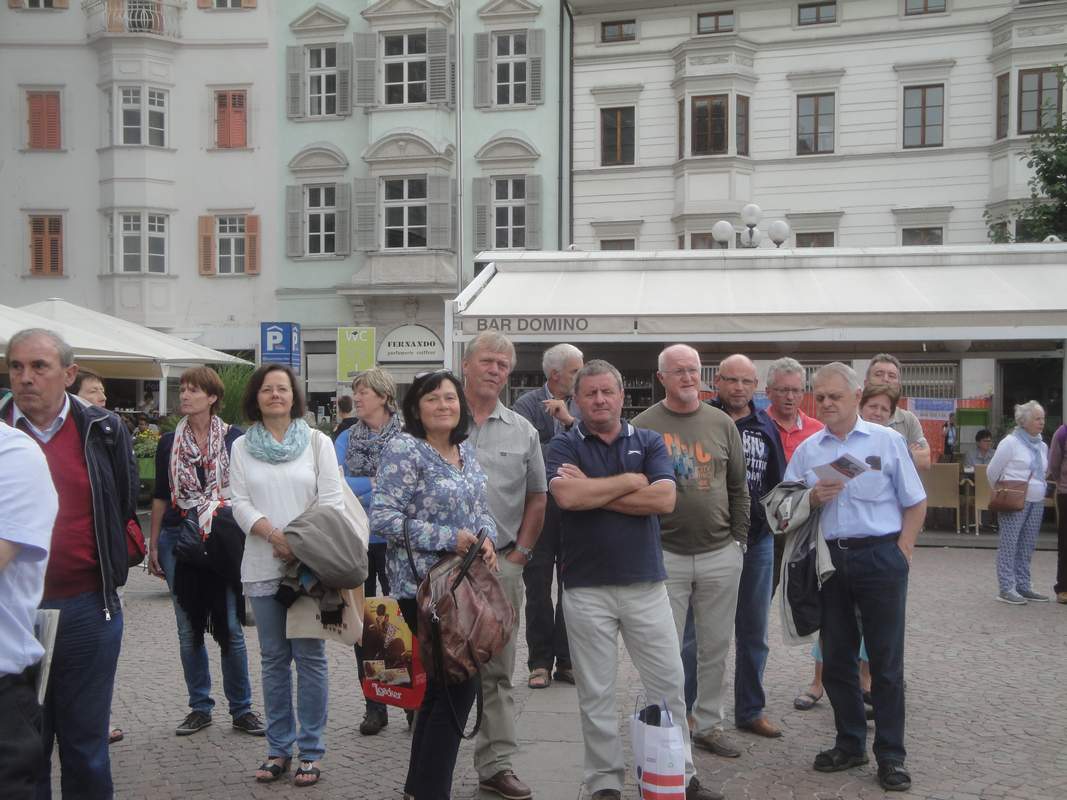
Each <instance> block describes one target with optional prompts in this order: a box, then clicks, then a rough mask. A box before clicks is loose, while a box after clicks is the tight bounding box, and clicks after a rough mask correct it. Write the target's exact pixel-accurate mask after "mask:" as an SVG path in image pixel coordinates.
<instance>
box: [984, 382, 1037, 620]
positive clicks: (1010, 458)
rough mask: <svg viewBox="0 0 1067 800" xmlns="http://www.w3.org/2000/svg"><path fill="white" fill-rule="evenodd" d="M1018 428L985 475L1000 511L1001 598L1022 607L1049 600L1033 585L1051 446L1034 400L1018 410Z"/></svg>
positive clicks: (999, 448)
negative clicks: (1033, 560) (1033, 562)
mask: <svg viewBox="0 0 1067 800" xmlns="http://www.w3.org/2000/svg"><path fill="white" fill-rule="evenodd" d="M1015 425H1016V427H1015V430H1014V431H1012V432H1011V433H1010V434H1009V435H1008V436H1005V437H1004V439H1003V440H1002V441H1001V442H1000V444H999V445H998V446H997V451H996V452H995V453H994V454H993V459H992V460H991V461H990V462H989V466H988V467H987V468H986V475H987V476H988V478H989V485H990V487H992V490H993V499H992V501H991V502H990V509H991V510H993V511H996V512H998V514H997V516H998V520H999V523H1000V542H999V543H998V545H997V582H998V583H999V584H1000V592H999V593H998V594H997V600H999V601H1000V602H1002V603H1010V604H1011V605H1016V606H1018V605H1026V603H1027V601H1029V602H1032V603H1047V602H1048V597H1047V596H1046V595H1043V594H1038V593H1037V592H1035V591H1034V590H1033V587H1032V586H1031V585H1030V559H1031V558H1033V555H1034V547H1035V545H1036V544H1037V533H1038V530H1039V529H1040V528H1041V517H1042V516H1043V515H1044V513H1045V472H1046V471H1047V470H1048V445H1046V444H1045V442H1044V441H1043V440H1042V439H1041V431H1042V430H1044V427H1045V409H1043V408H1042V407H1041V405H1040V404H1039V403H1038V402H1037V401H1036V400H1031V401H1029V402H1028V403H1023V404H1021V405H1017V406H1015ZM1009 508H1010V509H1014V510H1008V509H1009Z"/></svg>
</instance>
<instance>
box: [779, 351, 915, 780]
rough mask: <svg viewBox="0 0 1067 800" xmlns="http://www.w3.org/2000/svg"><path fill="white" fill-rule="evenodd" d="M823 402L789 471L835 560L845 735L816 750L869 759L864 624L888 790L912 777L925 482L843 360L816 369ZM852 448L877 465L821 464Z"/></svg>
mask: <svg viewBox="0 0 1067 800" xmlns="http://www.w3.org/2000/svg"><path fill="white" fill-rule="evenodd" d="M814 386H815V404H816V410H817V414H818V417H819V420H820V421H821V422H822V423H823V424H824V425H826V429H825V430H822V431H820V432H819V433H817V434H815V435H814V436H812V437H811V438H810V439H806V440H805V441H804V442H802V443H801V445H800V447H798V448H797V450H796V452H795V453H794V454H793V459H792V461H790V462H789V466H788V467H787V468H786V472H785V480H787V481H804V483H806V484H807V485H808V486H811V487H812V489H811V490H810V494H811V497H810V499H811V506H812V507H813V508H820V507H821V508H822V512H821V515H820V529H821V530H822V533H823V536H824V537H825V538H826V539H827V541H828V542H829V544H830V555H831V558H832V559H833V564H834V567H835V569H836V571H835V572H834V574H833V576H832V577H830V578H829V580H827V581H826V583H824V584H823V587H822V629H821V630H822V647H823V685H824V686H825V687H826V694H827V695H828V696H829V698H830V704H831V705H832V706H833V708H834V721H835V723H836V725H837V739H836V741H835V743H834V746H833V747H832V748H831V749H829V750H825V751H823V752H821V753H819V754H818V755H817V756H816V757H815V763H814V765H813V766H814V768H815V769H816V770H818V771H819V772H837V771H839V770H843V769H848V768H850V767H854V766H857V765H860V764H866V763H867V720H866V715H865V712H864V708H863V695H862V693H861V692H860V684H859V670H858V666H857V662H856V651H857V650H858V649H859V644H860V636H861V630H862V635H863V637H864V638H865V640H866V642H867V653H868V654H869V655H870V664H871V678H872V681H871V696H872V699H873V701H874V726H875V728H874V730H875V735H874V757H875V758H876V759H877V760H878V782H879V783H880V784H881V786H882V788H883V789H885V790H886V791H904V790H906V789H909V788H910V787H911V776H910V775H909V774H908V772H907V770H906V769H905V768H904V759H905V756H906V751H905V749H904V616H905V607H906V605H907V596H908V572H909V571H910V569H911V556H912V552H913V551H914V549H915V540H916V538H917V537H918V535H919V530H920V528H921V527H922V523H923V517H924V516H925V514H926V492H925V490H924V489H923V485H922V482H921V481H920V480H919V474H918V473H917V472H916V471H915V464H914V463H913V461H912V458H911V454H910V453H909V452H908V446H907V443H906V442H905V441H904V437H902V436H901V435H900V434H899V433H897V432H896V431H893V430H891V429H889V428H884V427H882V426H880V425H874V424H871V423H867V422H864V421H863V420H862V419H860V418H859V405H860V396H861V395H862V393H863V385H862V383H861V382H860V379H859V377H858V376H857V375H856V373H855V372H854V371H853V369H852V368H851V367H849V366H846V365H845V364H842V363H840V362H834V363H832V364H828V365H826V366H825V367H823V368H822V369H820V370H819V371H818V372H816V373H815V380H814ZM846 454H847V455H850V456H852V457H854V458H856V459H857V460H859V461H861V462H863V463H864V464H866V465H867V467H869V469H868V470H867V471H865V472H862V473H860V474H859V475H857V476H856V477H854V478H852V479H851V480H848V481H845V480H843V479H842V480H826V479H824V478H819V477H818V476H817V475H816V474H815V472H814V470H815V469H816V468H817V467H820V466H823V465H826V464H830V463H831V462H833V461H834V460H835V459H837V458H840V457H841V456H844V455H846Z"/></svg>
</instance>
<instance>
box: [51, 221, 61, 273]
mask: <svg viewBox="0 0 1067 800" xmlns="http://www.w3.org/2000/svg"><path fill="white" fill-rule="evenodd" d="M47 273H48V274H49V275H62V274H63V217H49V218H48V267H47Z"/></svg>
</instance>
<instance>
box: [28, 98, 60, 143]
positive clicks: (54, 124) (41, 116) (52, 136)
mask: <svg viewBox="0 0 1067 800" xmlns="http://www.w3.org/2000/svg"><path fill="white" fill-rule="evenodd" d="M25 91H26V118H27V137H26V149H27V150H62V149H63V93H62V91H60V90H59V89H26V90H25ZM52 101H54V103H55V113H54V115H53V117H52V118H50V109H49V108H48V107H47V106H48V104H49V103H50V102H52ZM35 106H37V108H36V109H35ZM35 128H36V129H37V131H38V135H34V130H35Z"/></svg>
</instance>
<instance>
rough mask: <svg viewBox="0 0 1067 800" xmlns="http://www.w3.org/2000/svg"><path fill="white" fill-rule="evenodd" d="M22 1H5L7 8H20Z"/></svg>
mask: <svg viewBox="0 0 1067 800" xmlns="http://www.w3.org/2000/svg"><path fill="white" fill-rule="evenodd" d="M22 5H23V0H7V7H8V8H22Z"/></svg>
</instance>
